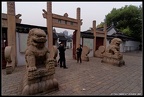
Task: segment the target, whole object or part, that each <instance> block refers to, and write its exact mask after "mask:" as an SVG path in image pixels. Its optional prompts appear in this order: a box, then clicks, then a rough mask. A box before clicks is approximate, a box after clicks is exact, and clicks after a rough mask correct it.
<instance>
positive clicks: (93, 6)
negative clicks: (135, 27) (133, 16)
mask: <svg viewBox="0 0 144 97" xmlns="http://www.w3.org/2000/svg"><path fill="white" fill-rule="evenodd" d="M125 5H135V6H139V5H142V2H52V12H53V13H55V14H59V15H64V13H68V17H71V18H76V9H77V8H78V7H80V8H81V19H83V24H82V26H81V31H85V30H88V29H89V28H90V27H92V21H93V20H96V25H98V24H100V23H101V22H103V21H104V18H105V15H107V14H108V13H110V11H111V10H112V9H113V8H117V9H118V8H121V7H124V6H125ZM15 8H16V14H22V16H21V17H20V18H21V19H22V24H29V25H37V26H44V27H46V19H44V18H43V16H42V13H43V11H42V9H45V10H46V8H47V6H46V2H15ZM2 13H7V3H6V2H2ZM64 30H67V31H68V32H70V33H69V34H72V32H73V30H68V29H60V28H56V31H57V32H58V33H59V32H63V31H64Z"/></svg>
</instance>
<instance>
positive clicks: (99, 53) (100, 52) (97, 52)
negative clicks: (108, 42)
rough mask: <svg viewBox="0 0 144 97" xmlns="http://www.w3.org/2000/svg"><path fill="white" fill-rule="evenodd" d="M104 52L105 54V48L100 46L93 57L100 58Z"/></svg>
mask: <svg viewBox="0 0 144 97" xmlns="http://www.w3.org/2000/svg"><path fill="white" fill-rule="evenodd" d="M104 52H105V47H104V46H100V47H99V48H98V50H96V51H95V57H99V58H102V57H103V53H104Z"/></svg>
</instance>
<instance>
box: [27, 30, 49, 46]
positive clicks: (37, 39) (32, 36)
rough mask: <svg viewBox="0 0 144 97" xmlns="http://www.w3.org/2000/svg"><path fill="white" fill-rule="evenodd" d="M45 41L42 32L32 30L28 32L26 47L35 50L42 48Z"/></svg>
mask: <svg viewBox="0 0 144 97" xmlns="http://www.w3.org/2000/svg"><path fill="white" fill-rule="evenodd" d="M46 41H47V40H46V33H45V32H44V31H43V30H41V29H38V28H33V29H31V30H30V31H29V35H28V40H27V46H30V45H33V46H36V47H37V48H43V47H44V46H45V43H46Z"/></svg>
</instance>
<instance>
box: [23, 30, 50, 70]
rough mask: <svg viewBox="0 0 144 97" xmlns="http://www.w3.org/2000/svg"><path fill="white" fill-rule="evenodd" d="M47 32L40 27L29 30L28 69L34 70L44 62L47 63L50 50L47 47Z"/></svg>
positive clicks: (26, 55) (26, 56) (26, 53)
mask: <svg viewBox="0 0 144 97" xmlns="http://www.w3.org/2000/svg"><path fill="white" fill-rule="evenodd" d="M46 41H47V40H46V33H45V32H44V31H43V30H41V29H38V28H34V29H31V30H30V31H29V35H28V39H27V49H26V52H25V59H26V63H27V64H26V65H27V69H28V71H34V70H36V69H37V67H39V66H40V65H42V64H46V63H45V61H42V60H47V59H48V54H49V51H48V49H47V48H46V47H45V43H46Z"/></svg>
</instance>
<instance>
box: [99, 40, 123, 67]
mask: <svg viewBox="0 0 144 97" xmlns="http://www.w3.org/2000/svg"><path fill="white" fill-rule="evenodd" d="M121 42H122V40H121V39H119V38H114V39H112V40H111V43H110V45H109V46H108V47H107V48H106V50H105V52H104V54H103V56H104V57H103V59H102V62H107V63H111V64H114V65H118V66H121V65H124V64H125V63H124V61H123V55H122V54H121V53H120V44H121Z"/></svg>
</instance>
